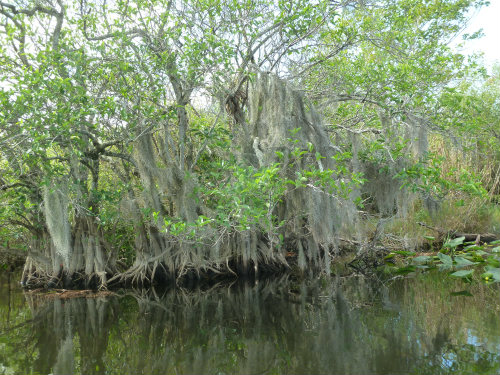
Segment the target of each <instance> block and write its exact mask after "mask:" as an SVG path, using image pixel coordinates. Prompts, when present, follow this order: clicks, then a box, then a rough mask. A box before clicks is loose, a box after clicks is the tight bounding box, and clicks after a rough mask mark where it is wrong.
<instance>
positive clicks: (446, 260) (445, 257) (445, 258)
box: [437, 253, 453, 266]
mask: <svg viewBox="0 0 500 375" xmlns="http://www.w3.org/2000/svg"><path fill="white" fill-rule="evenodd" d="M437 256H438V258H439V260H441V262H443V264H446V265H450V266H451V265H452V264H453V260H452V259H451V257H450V256H449V255H446V254H443V253H438V254H437Z"/></svg>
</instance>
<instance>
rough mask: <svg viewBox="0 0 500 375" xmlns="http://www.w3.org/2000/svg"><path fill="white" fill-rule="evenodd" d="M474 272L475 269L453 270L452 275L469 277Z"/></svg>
mask: <svg viewBox="0 0 500 375" xmlns="http://www.w3.org/2000/svg"><path fill="white" fill-rule="evenodd" d="M473 273H474V270H460V271H457V272H453V273H452V274H451V275H450V276H453V277H460V278H466V277H469V276H470V275H472V274H473Z"/></svg>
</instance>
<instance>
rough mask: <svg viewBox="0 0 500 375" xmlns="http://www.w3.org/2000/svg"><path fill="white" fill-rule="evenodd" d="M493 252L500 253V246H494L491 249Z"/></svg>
mask: <svg viewBox="0 0 500 375" xmlns="http://www.w3.org/2000/svg"><path fill="white" fill-rule="evenodd" d="M491 252H492V253H500V246H497V247H494V248H493V249H491Z"/></svg>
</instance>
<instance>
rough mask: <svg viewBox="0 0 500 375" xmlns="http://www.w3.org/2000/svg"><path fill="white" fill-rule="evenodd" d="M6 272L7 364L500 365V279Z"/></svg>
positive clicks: (128, 370)
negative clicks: (59, 279) (61, 295)
mask: <svg viewBox="0 0 500 375" xmlns="http://www.w3.org/2000/svg"><path fill="white" fill-rule="evenodd" d="M8 279H9V277H8V275H7V274H2V275H0V374H177V373H179V374H183V373H186V374H500V288H499V284H498V283H497V284H494V285H482V284H480V283H474V284H472V285H466V284H464V283H463V282H461V281H456V280H451V279H450V278H449V277H447V276H446V275H445V274H443V273H439V272H432V273H427V274H423V275H419V276H418V277H415V278H409V279H399V280H394V281H392V282H390V283H385V284H383V283H380V282H375V281H368V280H366V279H363V278H361V277H351V278H345V279H337V280H335V279H334V280H329V281H325V280H321V279H315V280H307V281H304V282H300V283H299V282H293V281H290V280H287V279H286V278H283V279H280V280H274V281H266V282H260V283H253V284H244V283H239V284H238V283H235V284H233V285H232V286H227V285H226V286H216V287H214V288H212V289H203V290H201V289H200V290H194V291H193V290H191V291H187V290H179V289H177V290H168V291H162V292H160V291H158V290H156V291H155V290H150V291H143V292H133V291H123V292H120V295H117V296H112V297H102V298H77V299H68V300H61V299H55V298H50V297H47V296H45V297H40V296H34V295H30V294H27V293H23V291H22V290H20V289H19V287H18V286H17V279H15V278H12V277H11V280H10V283H9V280H8ZM464 289H467V290H468V291H469V292H470V293H471V294H472V296H466V295H458V296H453V295H451V293H452V292H458V291H462V290H464Z"/></svg>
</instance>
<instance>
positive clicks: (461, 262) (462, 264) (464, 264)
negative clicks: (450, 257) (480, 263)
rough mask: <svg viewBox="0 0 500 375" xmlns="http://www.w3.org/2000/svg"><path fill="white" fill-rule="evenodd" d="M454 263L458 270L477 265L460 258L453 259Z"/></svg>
mask: <svg viewBox="0 0 500 375" xmlns="http://www.w3.org/2000/svg"><path fill="white" fill-rule="evenodd" d="M455 262H456V266H457V267H458V268H462V267H467V266H471V265H473V264H477V263H474V262H471V261H470V260H467V259H465V258H464V257H461V256H457V257H455Z"/></svg>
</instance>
